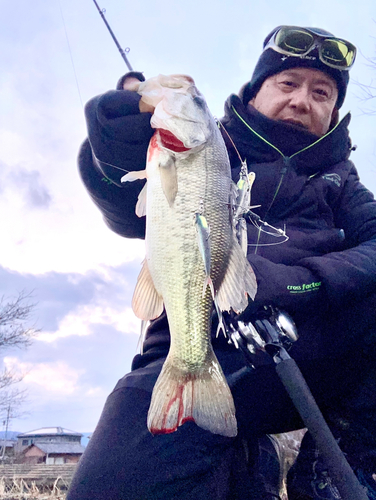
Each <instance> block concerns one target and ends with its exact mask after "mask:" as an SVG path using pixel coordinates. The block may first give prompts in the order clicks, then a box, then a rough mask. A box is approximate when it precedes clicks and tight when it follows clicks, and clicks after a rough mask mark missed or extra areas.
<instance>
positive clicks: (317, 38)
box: [264, 26, 356, 71]
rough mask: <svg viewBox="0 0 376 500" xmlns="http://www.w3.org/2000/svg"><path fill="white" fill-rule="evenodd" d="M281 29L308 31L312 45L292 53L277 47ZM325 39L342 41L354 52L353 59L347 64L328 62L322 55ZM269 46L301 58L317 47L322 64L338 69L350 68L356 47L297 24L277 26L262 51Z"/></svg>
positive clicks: (346, 69) (345, 41)
mask: <svg viewBox="0 0 376 500" xmlns="http://www.w3.org/2000/svg"><path fill="white" fill-rule="evenodd" d="M281 30H291V31H297V30H299V31H303V32H306V33H308V34H309V35H311V36H312V37H313V40H312V45H311V46H310V47H309V48H308V50H307V51H305V52H304V53H301V54H294V53H292V52H289V51H288V50H285V49H283V48H281V47H279V46H278V45H277V44H276V42H275V40H276V37H277V35H278V33H279V32H280V31H281ZM326 40H328V41H337V42H342V43H343V44H344V45H346V46H347V47H348V49H349V50H350V51H352V52H353V54H354V55H353V59H352V61H351V63H350V64H349V65H348V66H340V65H338V64H333V63H330V62H328V61H326V60H325V59H324V57H323V55H322V47H323V44H324V42H325V41H326ZM270 48H271V49H273V50H275V51H276V52H279V53H280V54H284V55H286V56H292V57H301V58H304V57H305V56H307V55H308V54H309V53H310V52H312V50H314V49H316V48H317V50H318V54H319V59H320V61H321V62H322V63H323V64H326V65H327V66H329V67H330V68H334V69H338V70H340V71H349V70H350V68H352V66H353V64H354V62H355V58H356V47H355V45H353V44H352V43H350V42H348V41H347V40H343V39H342V38H337V37H335V36H330V35H321V34H319V33H316V32H315V31H313V30H310V29H308V28H300V27H299V26H281V27H280V28H278V30H277V31H276V32H275V33H274V34H273V35H272V37H271V38H270V40H269V41H268V42H267V44H266V45H265V47H264V51H265V50H266V49H270Z"/></svg>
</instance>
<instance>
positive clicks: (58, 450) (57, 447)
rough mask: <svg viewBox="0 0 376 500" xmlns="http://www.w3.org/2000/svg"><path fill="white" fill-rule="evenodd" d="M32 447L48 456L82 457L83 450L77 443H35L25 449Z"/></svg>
mask: <svg viewBox="0 0 376 500" xmlns="http://www.w3.org/2000/svg"><path fill="white" fill-rule="evenodd" d="M33 446H36V447H37V448H39V449H40V450H41V451H43V453H48V454H49V455H50V454H63V453H64V454H69V455H82V453H83V452H84V451H85V448H84V447H83V446H81V445H80V444H78V443H35V444H32V445H30V446H29V447H28V448H27V449H29V450H30V449H31V448H32V447H33Z"/></svg>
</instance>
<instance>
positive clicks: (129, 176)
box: [120, 170, 146, 182]
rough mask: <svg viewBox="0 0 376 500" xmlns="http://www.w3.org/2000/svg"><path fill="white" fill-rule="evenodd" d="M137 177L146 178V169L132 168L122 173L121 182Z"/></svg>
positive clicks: (135, 179)
mask: <svg viewBox="0 0 376 500" xmlns="http://www.w3.org/2000/svg"><path fill="white" fill-rule="evenodd" d="M139 179H146V170H134V171H132V172H128V173H127V174H125V175H123V177H122V178H121V179H120V181H121V182H134V181H137V180H139Z"/></svg>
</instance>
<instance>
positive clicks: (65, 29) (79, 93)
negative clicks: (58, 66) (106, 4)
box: [58, 0, 84, 109]
mask: <svg viewBox="0 0 376 500" xmlns="http://www.w3.org/2000/svg"><path fill="white" fill-rule="evenodd" d="M58 3H59V9H60V14H61V19H62V20H63V26H64V32H65V38H66V40H67V45H68V51H69V55H70V60H71V63H72V67H73V73H74V78H75V80H76V87H77V91H78V96H79V98H80V102H81V106H82V109H83V107H84V104H83V102H82V97H81V92H80V86H79V84H78V78H77V73H76V68H75V65H74V61H73V55H72V51H71V46H70V43H69V37H68V32H67V28H66V25H65V19H64V15H63V9H62V8H61V3H60V0H58Z"/></svg>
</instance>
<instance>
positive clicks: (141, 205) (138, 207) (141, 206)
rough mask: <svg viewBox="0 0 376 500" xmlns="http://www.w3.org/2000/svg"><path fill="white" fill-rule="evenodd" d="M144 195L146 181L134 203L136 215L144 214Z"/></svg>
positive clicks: (141, 215) (145, 194) (145, 193)
mask: <svg viewBox="0 0 376 500" xmlns="http://www.w3.org/2000/svg"><path fill="white" fill-rule="evenodd" d="M146 196H147V183H146V184H145V186H144V187H143V188H142V189H141V191H140V194H139V195H138V200H137V203H136V215H137V217H143V216H144V215H146Z"/></svg>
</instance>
